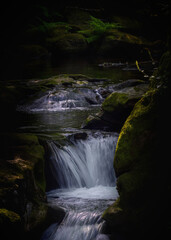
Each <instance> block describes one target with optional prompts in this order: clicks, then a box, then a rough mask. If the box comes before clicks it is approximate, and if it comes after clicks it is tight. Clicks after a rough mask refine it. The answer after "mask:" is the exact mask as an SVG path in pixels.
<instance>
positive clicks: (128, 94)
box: [83, 80, 148, 131]
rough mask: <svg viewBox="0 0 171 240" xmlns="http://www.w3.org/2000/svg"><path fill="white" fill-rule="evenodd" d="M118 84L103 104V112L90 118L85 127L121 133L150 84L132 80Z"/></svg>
mask: <svg viewBox="0 0 171 240" xmlns="http://www.w3.org/2000/svg"><path fill="white" fill-rule="evenodd" d="M130 85H131V80H128V81H126V82H125V83H121V84H117V85H116V87H115V88H114V92H113V93H111V94H110V95H109V96H108V97H107V98H106V99H105V101H104V102H103V104H102V111H101V112H100V113H99V114H97V115H96V116H94V117H93V116H89V117H88V118H87V120H86V122H85V124H84V125H83V128H88V129H103V130H111V131H120V129H121V127H122V126H123V123H124V122H125V120H126V118H127V117H128V116H129V114H130V112H131V111H132V109H133V107H134V105H135V103H136V102H137V101H138V100H139V99H140V98H141V97H142V95H143V94H144V93H145V92H146V91H147V89H148V84H146V83H144V82H143V81H139V80H137V81H135V80H132V85H133V86H130Z"/></svg>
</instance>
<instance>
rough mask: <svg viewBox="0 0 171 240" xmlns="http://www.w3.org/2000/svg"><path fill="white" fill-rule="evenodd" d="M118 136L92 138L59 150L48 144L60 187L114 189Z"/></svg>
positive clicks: (54, 144)
mask: <svg viewBox="0 0 171 240" xmlns="http://www.w3.org/2000/svg"><path fill="white" fill-rule="evenodd" d="M116 142H117V136H116V135H108V136H105V135H102V134H100V133H99V134H98V135H97V136H92V135H91V136H89V137H88V139H86V140H76V141H73V142H72V144H70V145H67V146H64V147H62V148H60V147H59V145H57V144H56V143H55V142H54V141H49V142H48V148H49V150H50V152H51V156H50V161H51V164H52V166H53V167H52V168H51V172H52V175H53V176H55V178H56V179H57V182H58V184H59V187H60V188H74V187H76V188H78V187H87V188H90V187H94V186H99V185H103V186H114V184H115V174H114V169H113V157H114V151H115V146H116Z"/></svg>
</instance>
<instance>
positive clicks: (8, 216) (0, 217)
mask: <svg viewBox="0 0 171 240" xmlns="http://www.w3.org/2000/svg"><path fill="white" fill-rule="evenodd" d="M20 221H21V218H20V216H19V215H18V214H17V213H15V212H12V211H9V210H7V209H5V208H1V209H0V224H4V223H11V224H15V223H19V222H20Z"/></svg>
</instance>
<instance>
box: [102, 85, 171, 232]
mask: <svg viewBox="0 0 171 240" xmlns="http://www.w3.org/2000/svg"><path fill="white" fill-rule="evenodd" d="M168 96H169V91H168V89H167V88H165V87H160V88H158V89H150V90H149V91H148V92H147V93H146V94H145V95H144V96H143V97H142V98H141V100H139V101H138V102H137V103H136V104H135V107H134V109H133V111H132V112H131V114H130V115H129V117H128V118H127V120H126V122H125V124H124V126H123V127H122V129H121V133H120V135H119V139H118V143H117V147H116V151H115V159H114V168H115V171H116V175H117V177H118V179H117V189H118V191H119V195H120V201H119V204H118V207H119V208H121V209H122V217H120V218H119V219H120V220H119V221H120V222H118V221H117V214H115V210H116V209H115V205H113V206H111V207H110V211H107V212H105V214H104V218H105V219H107V220H109V221H110V222H111V221H112V223H113V225H117V224H119V226H120V228H121V229H122V230H123V229H124V230H123V231H125V232H136V234H137V232H140V233H142V234H144V233H145V232H147V231H154V228H155V226H158V222H157V221H156V220H157V219H159V218H161V216H162V217H163V216H164V215H165V214H166V211H167V208H168V202H167V196H168V194H169V190H168V189H170V187H169V186H170V183H169V182H168V174H169V172H170V170H168V169H170V163H169V162H168V161H165V163H164V165H163V164H162V162H161V161H162V159H164V158H165V157H166V152H165V151H166V150H167V147H168V143H167V140H166V138H165V136H166V132H167V131H168V124H166V122H165V121H167V120H166V119H167V117H166V116H167V111H166V108H164V107H163V106H164V105H165V103H166V102H167V100H168ZM164 119H165V121H164ZM165 126H166V127H165ZM164 156H165V157H164ZM163 196H166V197H163ZM163 205H164V206H165V207H162V206H163ZM159 206H160V207H159ZM112 208H113V209H112ZM165 220H166V218H165ZM164 222H165V221H163V223H161V222H160V227H161V226H162V227H163V225H164V224H165V223H164ZM144 228H145V229H144ZM150 228H151V230H150ZM134 229H135V230H134ZM152 229H153V230H152ZM159 230H160V229H159Z"/></svg>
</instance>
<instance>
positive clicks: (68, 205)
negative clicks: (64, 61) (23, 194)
mask: <svg viewBox="0 0 171 240" xmlns="http://www.w3.org/2000/svg"><path fill="white" fill-rule="evenodd" d="M86 67H87V71H86V69H85V68H83V69H82V65H81V67H80V69H79V73H82V74H90V75H91V73H90V72H89V71H90V68H89V65H88V66H87V65H86ZM99 67H100V65H99V66H98V67H97V66H96V67H95V71H94V75H96V77H103V78H104V77H106V75H105V74H106V73H107V74H109V73H111V74H112V75H111V79H112V81H110V82H106V80H102V82H99V81H98V82H93V83H88V84H86V85H82V86H80V85H76V86H75V87H74V88H71V87H68V86H65V87H64V86H60V87H59V86H58V87H56V88H54V89H52V90H50V91H48V92H46V93H45V94H44V95H43V96H40V97H38V98H37V99H36V100H34V102H32V103H27V104H23V105H20V106H18V112H19V113H18V114H19V116H20V117H19V119H20V121H19V126H18V130H19V131H21V132H34V133H36V134H37V135H38V136H39V137H42V136H43V137H44V138H45V139H46V140H45V142H46V156H47V157H46V169H45V172H46V179H47V187H46V189H47V192H46V194H47V201H48V204H49V205H50V206H52V208H53V207H54V208H55V206H57V207H60V208H62V209H63V210H64V211H65V217H64V218H63V220H62V222H60V223H58V222H56V223H54V224H52V225H51V226H50V227H49V228H48V229H47V230H46V231H45V232H44V233H43V235H42V238H41V240H72V239H73V240H109V239H110V236H108V235H106V234H105V221H104V220H103V219H102V217H101V216H102V213H103V212H104V210H105V209H106V208H107V207H108V206H109V205H111V204H112V203H113V202H114V201H115V200H116V199H117V197H118V192H117V190H116V177H115V172H114V169H113V159H114V153H115V148H116V144H117V139H118V133H109V132H103V131H93V130H92V131H90V130H82V129H81V124H82V123H83V122H84V121H85V119H86V118H87V117H88V116H89V114H95V113H97V112H98V111H99V109H100V106H101V104H102V102H103V101H104V95H103V93H104V90H105V91H108V92H110V91H111V92H112V91H113V89H114V86H115V84H117V83H118V82H120V81H122V80H126V79H130V78H131V79H137V78H138V77H139V73H138V71H136V70H135V68H133V69H131V68H128V66H127V64H123V65H122V64H121V63H115V64H114V65H113V66H112V67H113V68H110V69H107V68H99ZM101 67H103V66H101ZM78 68H79V67H78V65H77V66H76V67H75V70H74V68H73V63H72V65H71V66H70V67H69V66H68V65H67V66H66V68H62V69H61V71H63V72H64V73H65V72H66V71H68V69H69V70H70V71H71V70H72V73H75V72H74V71H78ZM92 68H93V67H92V66H91V72H92ZM126 68H127V69H126ZM64 69H65V71H64ZM58 70H59V69H58ZM105 72H106V73H105ZM55 73H56V72H55ZM77 73H78V72H77ZM93 77H94V76H93ZM61 136H62V137H61Z"/></svg>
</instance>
